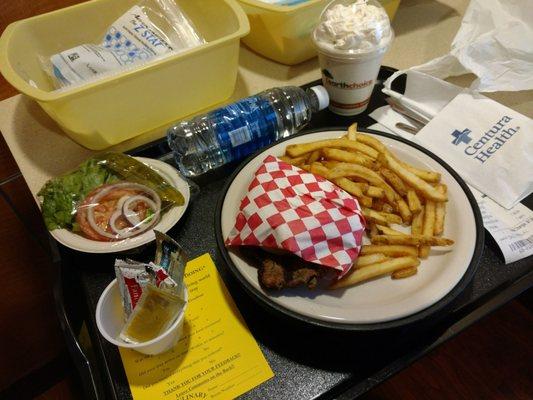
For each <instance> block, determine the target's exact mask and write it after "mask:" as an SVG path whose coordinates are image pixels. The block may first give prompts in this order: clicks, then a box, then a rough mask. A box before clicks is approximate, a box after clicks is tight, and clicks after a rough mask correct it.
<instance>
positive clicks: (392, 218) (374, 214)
mask: <svg viewBox="0 0 533 400" xmlns="http://www.w3.org/2000/svg"><path fill="white" fill-rule="evenodd" d="M363 215H364V216H365V217H367V216H368V218H370V219H371V220H373V221H376V222H379V223H382V222H383V221H385V224H383V225H387V224H388V223H391V224H401V223H402V222H403V221H402V217H400V216H399V215H396V214H391V213H386V212H382V211H375V210H372V209H371V208H367V207H363Z"/></svg>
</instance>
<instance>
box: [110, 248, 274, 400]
mask: <svg viewBox="0 0 533 400" xmlns="http://www.w3.org/2000/svg"><path fill="white" fill-rule="evenodd" d="M185 283H186V284H187V288H188V290H189V305H188V306H187V310H186V312H185V322H184V326H183V334H182V336H181V338H180V340H179V341H178V343H177V344H176V346H174V348H173V349H171V350H169V351H167V352H166V353H163V354H159V355H156V356H147V355H144V354H141V353H138V352H136V351H134V350H130V349H123V348H120V355H121V356H122V362H123V364H124V369H125V371H126V376H127V377H128V382H129V384H130V389H131V393H132V395H133V398H134V400H145V399H146V400H153V399H175V400H180V399H233V398H235V397H237V396H239V395H241V394H243V393H245V392H247V391H249V390H251V389H252V388H254V387H255V386H257V385H259V384H261V383H263V382H264V381H266V380H268V379H270V378H272V377H273V376H274V374H273V372H272V370H271V369H270V366H269V365H268V363H267V361H266V360H265V357H264V356H263V353H262V352H261V350H260V349H259V346H258V345H257V342H256V341H255V339H254V337H253V336H252V334H251V333H250V331H249V330H248V328H247V326H246V323H245V322H244V320H243V318H242V316H241V314H240V313H239V310H238V309H237V307H236V306H235V303H234V302H233V299H232V298H231V296H230V294H229V293H228V291H227V289H226V286H225V285H224V282H223V281H222V279H221V278H220V276H219V275H218V271H217V269H216V267H215V264H214V263H213V260H212V259H211V257H210V256H209V254H204V255H203V256H201V257H198V258H196V259H194V260H192V261H190V262H189V263H188V264H187V267H186V268H185Z"/></svg>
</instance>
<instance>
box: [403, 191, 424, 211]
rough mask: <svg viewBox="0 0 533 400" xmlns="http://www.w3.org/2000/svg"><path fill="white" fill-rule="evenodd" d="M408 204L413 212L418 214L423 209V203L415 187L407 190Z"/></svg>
mask: <svg viewBox="0 0 533 400" xmlns="http://www.w3.org/2000/svg"><path fill="white" fill-rule="evenodd" d="M407 204H408V205H409V210H411V212H412V213H413V214H418V213H419V212H420V211H421V210H422V203H420V199H419V198H418V195H417V194H416V192H415V191H414V190H413V189H409V190H408V191H407Z"/></svg>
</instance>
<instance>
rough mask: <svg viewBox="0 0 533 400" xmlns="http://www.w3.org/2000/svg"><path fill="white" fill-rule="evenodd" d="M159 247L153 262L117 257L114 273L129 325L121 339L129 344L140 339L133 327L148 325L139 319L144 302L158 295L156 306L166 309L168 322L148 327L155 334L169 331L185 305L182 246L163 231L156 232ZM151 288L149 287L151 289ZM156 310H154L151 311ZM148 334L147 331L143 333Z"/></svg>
mask: <svg viewBox="0 0 533 400" xmlns="http://www.w3.org/2000/svg"><path fill="white" fill-rule="evenodd" d="M154 232H155V235H156V242H157V250H156V257H155V260H154V262H150V263H148V264H145V263H141V262H137V261H133V260H116V261H115V274H116V276H117V281H118V286H119V290H120V295H121V299H122V304H123V306H124V314H125V317H126V319H127V320H126V325H125V326H124V329H123V330H122V332H121V333H120V335H119V337H120V339H122V340H124V341H125V342H129V343H137V342H139V340H138V338H137V337H136V336H135V335H134V334H132V330H131V327H132V326H135V327H139V326H143V324H144V325H146V323H147V322H146V321H138V319H139V316H140V315H141V313H140V312H136V311H139V309H140V308H143V304H145V303H146V302H150V301H151V300H153V299H148V297H150V296H151V295H152V296H157V297H158V299H157V301H156V302H157V303H158V304H157V305H158V306H159V307H161V309H162V310H163V309H164V307H168V310H164V314H165V316H166V320H165V321H157V326H146V327H145V328H146V331H153V335H154V337H156V336H158V334H160V333H162V332H163V331H164V330H166V329H167V328H168V327H169V326H170V325H171V324H172V323H173V322H174V320H175V319H176V317H177V316H178V315H179V312H180V311H181V309H182V308H183V306H184V304H185V300H184V283H183V274H184V271H185V264H186V258H185V254H184V252H183V250H182V248H181V247H180V246H179V244H178V243H177V242H176V241H175V240H173V239H172V238H171V237H169V236H167V235H165V234H164V233H162V232H158V231H154ZM148 289H150V290H148ZM152 311H155V310H152ZM142 336H143V337H146V336H147V332H142Z"/></svg>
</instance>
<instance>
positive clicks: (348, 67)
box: [312, 0, 394, 115]
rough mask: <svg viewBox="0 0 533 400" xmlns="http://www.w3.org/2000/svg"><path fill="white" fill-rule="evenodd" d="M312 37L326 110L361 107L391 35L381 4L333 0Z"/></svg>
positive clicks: (353, 110) (343, 111) (349, 110)
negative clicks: (327, 105) (326, 94)
mask: <svg viewBox="0 0 533 400" xmlns="http://www.w3.org/2000/svg"><path fill="white" fill-rule="evenodd" d="M312 37H313V42H314V44H315V46H316V49H317V51H318V59H319V64H320V69H321V71H322V82H323V85H324V87H325V88H326V90H327V91H328V94H329V97H330V105H329V108H330V110H331V111H333V112H334V113H336V114H340V115H357V114H360V113H362V112H363V111H365V110H366V108H367V106H368V102H369V100H370V95H371V94H372V90H373V88H374V84H375V82H376V78H377V76H378V73H379V68H380V66H381V61H382V60H383V56H384V55H385V53H386V52H387V50H388V49H389V47H390V44H391V42H392V40H393V38H394V33H393V31H392V28H391V26H390V21H389V18H388V16H387V13H386V12H385V10H384V9H383V7H382V6H381V5H380V4H379V3H378V2H376V1H372V0H370V1H365V0H338V1H333V2H332V3H330V4H329V5H328V6H327V7H326V9H325V10H324V12H323V13H322V16H321V20H320V23H319V25H318V26H317V27H316V29H315V30H314V31H313V34H312Z"/></svg>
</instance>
